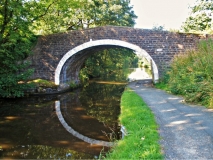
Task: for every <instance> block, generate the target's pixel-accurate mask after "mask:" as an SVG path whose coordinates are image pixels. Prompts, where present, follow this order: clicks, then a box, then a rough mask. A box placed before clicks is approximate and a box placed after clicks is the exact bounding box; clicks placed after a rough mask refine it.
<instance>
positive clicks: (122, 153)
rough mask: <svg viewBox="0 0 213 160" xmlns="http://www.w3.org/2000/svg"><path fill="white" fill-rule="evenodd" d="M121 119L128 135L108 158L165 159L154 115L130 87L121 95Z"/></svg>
mask: <svg viewBox="0 0 213 160" xmlns="http://www.w3.org/2000/svg"><path fill="white" fill-rule="evenodd" d="M119 120H120V122H121V124H122V125H124V126H125V127H126V130H127V132H128V135H127V136H125V137H124V139H122V140H119V141H118V143H117V145H116V146H115V147H114V148H113V149H112V151H111V152H110V153H109V154H108V155H107V158H106V159H163V156H162V154H161V148H160V145H159V139H160V137H159V134H158V131H157V129H158V126H157V124H156V122H155V118H154V115H153V113H152V111H151V110H150V109H149V108H148V106H147V105H146V104H145V103H144V102H143V100H142V99H141V97H140V96H138V95H137V94H136V93H135V92H133V91H132V90H130V89H127V90H125V92H124V93H123V95H122V97H121V115H120V117H119Z"/></svg>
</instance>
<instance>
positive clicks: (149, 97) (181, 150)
mask: <svg viewBox="0 0 213 160" xmlns="http://www.w3.org/2000/svg"><path fill="white" fill-rule="evenodd" d="M129 87H130V88H132V89H133V90H134V91H135V92H136V93H137V94H138V95H140V96H141V97H142V98H143V100H144V101H145V102H146V104H147V105H148V106H149V107H150V108H151V109H152V111H153V113H154V114H155V117H156V121H157V123H158V124H159V133H160V136H161V138H162V139H161V141H160V143H161V145H162V149H163V152H164V154H165V159H178V160H181V159H187V160H188V159H191V160H192V159H193V160H194V159H213V110H208V109H206V108H204V107H201V106H194V105H187V104H184V103H183V99H182V98H180V97H177V96H174V95H170V94H167V93H166V92H164V91H162V90H158V89H155V88H153V87H150V86H147V85H141V84H138V83H137V84H136V82H131V83H130V84H129Z"/></svg>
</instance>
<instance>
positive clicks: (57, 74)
mask: <svg viewBox="0 0 213 160" xmlns="http://www.w3.org/2000/svg"><path fill="white" fill-rule="evenodd" d="M103 45H105V46H106V45H110V46H119V47H124V48H128V49H131V50H133V51H135V54H136V55H140V56H143V57H145V58H146V59H147V60H148V61H149V62H150V64H151V66H152V75H153V81H154V83H155V82H157V81H158V80H159V73H158V68H157V65H156V63H155V61H154V60H153V58H152V57H151V56H150V55H149V54H148V53H147V52H146V51H145V50H144V49H142V48H140V47H139V46H137V45H135V44H132V43H129V42H125V41H121V40H115V39H102V40H95V41H92V40H90V41H89V42H86V43H83V44H81V45H79V46H77V47H75V48H73V49H71V50H70V51H69V52H67V53H66V54H65V55H64V56H63V57H62V58H61V60H60V61H59V63H58V65H57V67H56V70H55V84H56V85H59V84H60V74H61V70H62V67H63V66H64V64H65V63H66V61H67V60H68V59H69V58H70V57H72V56H73V55H75V54H77V53H78V52H80V51H82V50H84V49H87V48H91V47H95V46H103Z"/></svg>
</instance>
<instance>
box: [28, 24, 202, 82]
mask: <svg viewBox="0 0 213 160" xmlns="http://www.w3.org/2000/svg"><path fill="white" fill-rule="evenodd" d="M201 38H202V37H201V36H199V35H196V34H184V33H174V32H168V31H155V30H147V29H135V28H131V27H117V26H104V27H96V28H91V29H86V30H76V31H69V32H66V33H58V34H52V35H48V36H40V37H39V39H38V41H37V44H36V46H35V47H34V49H33V52H34V54H33V55H32V56H30V57H29V60H31V62H32V66H31V67H33V68H35V73H34V75H33V76H32V78H42V79H46V80H51V81H54V82H55V84H57V85H58V84H60V83H65V82H67V81H71V80H74V81H76V82H79V78H78V74H79V71H80V69H81V66H82V64H83V63H84V61H85V60H86V59H87V58H88V57H89V56H90V55H91V54H93V53H95V52H96V51H99V50H102V49H106V48H111V47H123V48H128V49H131V50H133V51H134V52H135V54H137V55H139V56H142V57H145V58H146V59H147V60H148V61H149V62H150V64H151V66H152V73H153V74H152V75H153V81H154V82H157V81H158V79H159V77H161V76H162V73H163V71H164V70H165V69H166V68H168V67H169V65H170V63H171V60H172V59H173V57H174V55H175V54H178V53H181V52H184V51H185V50H187V49H195V48H196V44H197V42H198V41H199V39H201Z"/></svg>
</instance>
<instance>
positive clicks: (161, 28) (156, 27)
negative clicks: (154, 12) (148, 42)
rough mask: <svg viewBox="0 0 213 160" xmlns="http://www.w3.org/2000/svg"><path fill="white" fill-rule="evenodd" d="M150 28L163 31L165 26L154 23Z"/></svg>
mask: <svg viewBox="0 0 213 160" xmlns="http://www.w3.org/2000/svg"><path fill="white" fill-rule="evenodd" d="M152 29H153V30H155V31H163V30H164V29H165V27H164V26H158V25H154V26H153V28H152Z"/></svg>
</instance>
